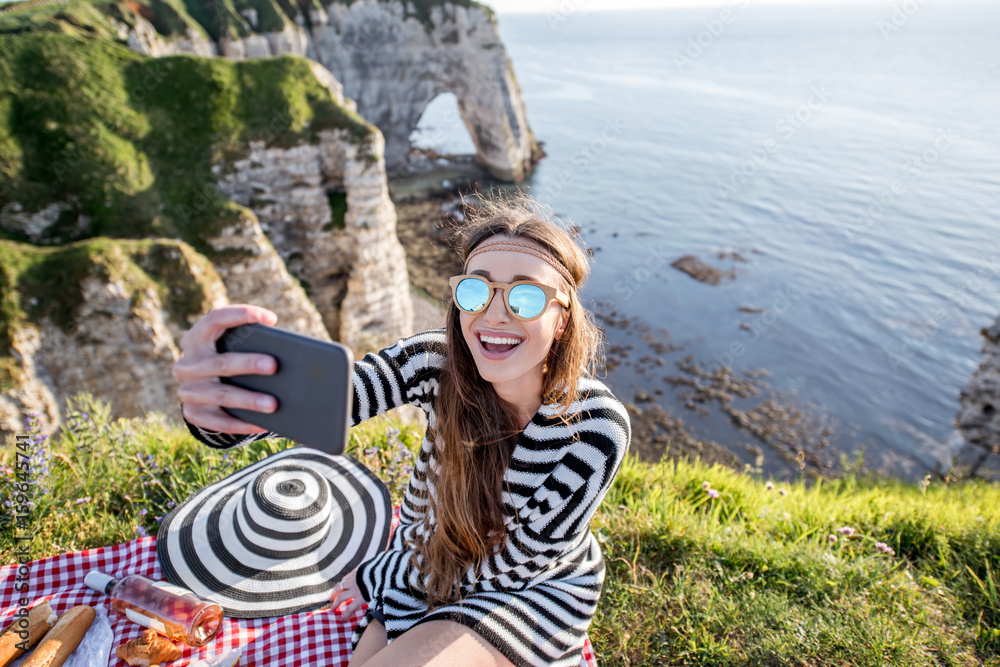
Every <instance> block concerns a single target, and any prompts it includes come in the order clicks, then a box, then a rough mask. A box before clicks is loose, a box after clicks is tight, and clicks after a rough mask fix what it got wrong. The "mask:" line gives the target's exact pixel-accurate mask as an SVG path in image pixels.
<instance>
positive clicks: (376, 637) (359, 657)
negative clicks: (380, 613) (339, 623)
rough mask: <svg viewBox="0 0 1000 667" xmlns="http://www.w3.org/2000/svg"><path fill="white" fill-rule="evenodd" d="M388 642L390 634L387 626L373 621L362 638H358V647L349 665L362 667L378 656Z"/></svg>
mask: <svg viewBox="0 0 1000 667" xmlns="http://www.w3.org/2000/svg"><path fill="white" fill-rule="evenodd" d="M388 643H389V640H388V634H387V633H386V630H385V626H383V625H382V624H381V623H379V622H378V621H372V622H371V623H369V624H368V626H367V627H366V628H365V629H364V631H363V632H362V633H361V639H359V640H358V648H357V649H356V650H355V651H354V654H353V655H352V656H351V662H350V663H349V664H348V667H361V666H362V665H364V664H365V663H367V662H368V661H369V660H371V659H372V658H373V657H374V656H376V655H377V654H378V653H379V651H381V650H383V649H384V648H385V647H386V645H387V644H388Z"/></svg>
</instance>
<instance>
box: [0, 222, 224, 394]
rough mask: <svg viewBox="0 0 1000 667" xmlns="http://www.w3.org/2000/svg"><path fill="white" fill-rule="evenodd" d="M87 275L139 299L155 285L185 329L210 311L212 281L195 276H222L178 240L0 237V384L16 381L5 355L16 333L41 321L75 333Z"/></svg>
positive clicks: (14, 366) (14, 365)
mask: <svg viewBox="0 0 1000 667" xmlns="http://www.w3.org/2000/svg"><path fill="white" fill-rule="evenodd" d="M88 276H92V277H95V278H97V279H99V280H100V281H101V282H102V283H107V282H116V283H118V284H120V285H122V286H123V287H124V288H125V289H126V290H128V293H129V295H130V296H131V297H132V298H133V299H137V300H138V299H141V298H143V297H142V295H143V294H144V293H145V292H146V290H148V289H150V288H152V289H153V290H155V291H156V293H157V294H158V296H159V298H160V303H161V304H163V306H164V308H165V309H166V310H167V313H168V314H169V316H170V317H171V319H172V320H173V321H174V322H176V323H177V324H178V325H179V326H180V327H182V328H184V329H186V328H188V327H189V326H190V321H189V319H188V318H189V317H190V316H197V315H200V314H202V313H205V312H207V311H208V310H209V308H210V304H211V294H210V293H209V285H208V284H207V283H206V281H205V279H201V278H199V277H198V276H206V277H207V280H213V278H214V282H218V280H219V278H218V276H217V275H216V274H215V269H214V268H213V267H212V265H211V264H210V263H209V262H208V260H206V259H205V258H204V257H203V256H201V255H200V254H198V253H197V252H195V251H194V250H193V249H192V248H191V247H190V246H189V245H187V244H186V243H183V242H181V241H173V240H169V239H155V240H153V239H149V240H124V239H109V238H104V237H100V238H94V239H88V240H86V241H78V242H76V243H70V244H67V245H63V246H57V247H38V246H32V245H28V244H24V243H16V242H13V241H0V311H2V316H0V389H2V390H6V389H8V388H10V386H11V385H12V384H13V383H14V382H15V381H16V380H17V374H18V370H17V369H18V365H17V363H16V362H15V361H14V359H13V357H11V356H10V354H11V351H10V346H11V343H12V341H13V335H14V332H15V331H16V330H17V329H18V328H20V327H22V326H23V325H24V324H25V323H27V322H32V323H34V324H37V325H41V324H42V323H43V322H44V321H46V320H47V321H50V322H52V323H53V324H54V325H55V326H57V327H59V328H60V329H62V330H63V331H64V332H67V333H69V332H72V331H73V329H74V323H75V322H76V321H77V316H76V314H77V312H78V310H79V307H80V305H81V304H82V303H83V294H82V290H83V280H84V278H86V277H88Z"/></svg>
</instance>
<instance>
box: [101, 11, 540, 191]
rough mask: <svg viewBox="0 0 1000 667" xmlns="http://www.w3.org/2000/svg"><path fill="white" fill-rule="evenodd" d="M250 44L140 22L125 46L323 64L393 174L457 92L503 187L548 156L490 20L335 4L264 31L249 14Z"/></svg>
mask: <svg viewBox="0 0 1000 667" xmlns="http://www.w3.org/2000/svg"><path fill="white" fill-rule="evenodd" d="M242 19H243V20H244V21H245V24H244V25H243V26H241V28H242V31H243V32H244V33H246V34H245V36H243V37H231V36H224V37H220V38H219V40H218V41H217V42H209V41H207V40H206V37H205V36H204V35H203V34H200V33H199V31H197V30H195V29H190V30H188V31H187V32H186V33H182V34H180V35H173V36H171V37H169V38H167V37H165V36H162V35H160V36H158V35H157V33H156V31H155V29H153V27H152V25H151V24H150V23H149V22H148V21H146V20H144V19H143V18H142V17H141V16H135V17H134V18H133V19H132V20H131V21H130V22H131V24H132V26H131V27H129V26H128V25H125V24H119V25H120V28H119V32H120V37H121V38H122V39H124V40H126V41H127V43H128V44H129V46H130V47H131V48H133V49H135V50H137V51H140V52H142V53H146V54H149V55H154V56H157V55H164V54H173V53H182V52H183V53H195V54H198V55H208V54H210V53H211V54H218V55H221V56H225V57H227V58H230V59H234V60H240V59H244V58H258V57H263V56H276V55H284V54H292V55H301V56H307V57H309V58H311V59H312V60H315V61H317V62H319V63H321V64H322V65H323V66H324V67H326V69H328V70H329V71H330V72H331V73H332V74H333V76H334V77H336V79H337V80H338V81H339V82H340V83H341V84H343V91H344V95H345V96H346V97H348V98H350V99H353V100H355V102H356V103H357V110H358V113H360V114H361V116H362V117H363V118H364V119H365V120H367V121H369V122H370V123H373V124H374V125H376V126H377V127H378V128H379V129H380V130H381V131H382V134H383V135H384V137H385V162H386V166H387V168H388V170H389V171H390V173H406V172H407V170H408V165H407V160H408V159H409V152H410V145H409V137H410V134H411V133H412V132H413V130H415V129H416V127H417V123H418V122H419V120H420V116H421V114H423V112H424V109H425V108H426V107H427V105H428V104H429V103H430V102H431V101H432V100H433V99H434V98H435V97H437V96H438V95H440V94H441V93H453V94H454V95H455V96H456V98H457V99H458V107H459V111H460V113H461V116H462V121H463V122H464V124H465V126H466V128H467V129H468V131H469V134H470V135H471V137H472V140H473V142H474V143H475V146H476V155H477V160H478V161H479V162H480V163H481V164H482V165H483V166H484V167H486V168H487V169H488V170H489V171H490V173H491V174H492V175H493V176H494V177H495V178H498V179H500V180H506V181H520V180H521V179H522V178H523V177H524V175H525V174H526V173H527V172H528V171H529V170H530V169H531V166H532V164H533V163H534V161H537V159H538V157H539V156H540V154H541V150H540V148H539V146H538V143H537V142H536V141H535V137H534V135H533V134H532V132H531V128H530V127H529V126H528V119H527V113H526V110H525V104H524V97H523V95H522V93H521V89H520V87H519V86H518V83H517V80H516V78H515V76H514V68H513V66H512V64H511V61H510V58H509V57H508V55H507V51H506V49H505V48H504V46H503V43H502V42H501V41H500V35H499V33H498V31H497V25H496V21H495V18H494V16H493V14H492V12H491V11H490V10H489V9H488V8H486V7H483V6H479V5H477V4H475V3H472V4H471V5H470V6H465V3H461V4H453V3H450V2H441V3H440V4H435V5H434V6H431V7H430V8H429V10H428V11H427V15H426V16H421V15H418V14H417V13H416V11H415V9H414V8H413V6H412V3H407V4H406V5H404V3H403V2H401V1H400V0H356V1H354V2H350V3H345V2H329V3H326V4H322V6H320V7H317V8H313V9H311V10H310V11H309V13H308V15H303V14H298V15H296V16H294V17H288V16H284V15H282V16H281V17H280V21H281V23H282V28H281V29H280V30H273V31H270V32H266V31H261V32H256V30H257V25H256V24H257V20H258V17H257V13H256V12H255V11H252V10H247V11H245V12H243V14H242Z"/></svg>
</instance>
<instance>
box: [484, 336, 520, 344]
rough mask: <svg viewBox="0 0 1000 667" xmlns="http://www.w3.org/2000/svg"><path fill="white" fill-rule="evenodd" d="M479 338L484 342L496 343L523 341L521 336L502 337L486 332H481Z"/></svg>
mask: <svg viewBox="0 0 1000 667" xmlns="http://www.w3.org/2000/svg"><path fill="white" fill-rule="evenodd" d="M479 340H481V341H483V342H484V343H493V344H494V345H517V344H518V343H520V342H521V339H520V338H501V337H499V336H486V335H484V334H479Z"/></svg>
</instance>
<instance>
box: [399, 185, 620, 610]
mask: <svg viewBox="0 0 1000 667" xmlns="http://www.w3.org/2000/svg"><path fill="white" fill-rule="evenodd" d="M457 232H458V235H459V240H460V247H461V254H462V262H463V266H464V264H465V261H466V258H467V257H468V256H469V254H470V253H471V252H472V251H473V250H474V249H475V248H476V247H477V246H478V245H479V244H480V243H482V242H483V241H485V240H486V239H488V238H490V237H493V236H497V235H504V236H510V237H520V238H522V239H527V240H530V241H533V242H534V243H537V244H538V245H540V246H541V247H543V248H545V249H546V250H548V251H549V252H550V253H551V254H552V255H553V256H554V257H555V258H556V259H557V260H558V261H559V262H560V263H561V264H562V265H563V266H564V267H565V268H566V269H567V270H568V271H569V273H570V275H571V276H572V277H573V279H574V281H575V283H576V284H575V285H568V286H567V288H569V293H570V306H569V320H568V322H567V325H566V328H565V330H564V332H563V335H562V336H561V337H560V338H559V340H556V341H554V342H553V344H552V347H551V348H550V350H549V353H548V356H547V358H546V363H545V368H546V371H545V375H544V377H543V381H542V396H541V399H542V401H543V403H546V404H552V403H554V404H558V405H559V406H560V410H559V411H558V414H560V415H565V414H566V411H567V410H568V409H569V407H570V405H571V404H572V402H573V400H574V399H575V394H576V387H577V382H578V381H579V380H580V378H581V376H583V375H584V374H587V373H590V374H593V372H594V369H595V368H596V367H598V365H599V364H600V355H601V354H602V345H601V332H600V329H598V328H597V326H596V325H595V324H594V322H593V319H592V316H591V314H590V312H589V311H587V309H586V308H584V307H583V305H582V304H581V303H580V300H579V297H578V295H577V288H578V287H579V286H581V285H582V284H583V282H584V281H585V280H586V279H587V276H588V275H589V273H590V266H589V263H588V259H587V255H586V254H585V253H584V252H583V250H581V248H580V246H579V245H577V243H576V242H575V241H574V237H573V235H571V234H570V233H569V232H567V231H566V230H565V229H564V228H563V227H562V226H560V223H559V222H558V221H557V220H555V219H554V218H553V217H552V216H551V215H550V214H549V213H548V211H547V209H545V208H543V207H542V206H541V205H540V204H538V203H537V202H535V201H533V200H531V199H528V198H527V197H524V196H523V195H522V196H518V197H517V198H510V197H509V196H508V197H503V196H500V197H498V198H495V199H492V200H486V199H484V198H480V201H479V202H477V204H476V206H475V208H474V209H472V211H471V212H470V213H469V214H468V218H467V221H466V224H464V225H463V226H462V227H461V228H460V229H458V230H457ZM459 316H460V311H459V310H458V308H457V307H456V306H455V304H454V303H451V305H450V306H449V308H448V314H447V341H448V352H447V360H446V362H445V365H444V368H443V369H442V373H441V377H440V380H439V381H438V393H437V401H436V402H437V405H436V407H435V413H436V415H437V421H436V423H435V424H434V428H433V432H432V433H429V434H428V436H429V437H431V438H432V440H433V441H434V443H435V448H434V452H435V456H434V459H435V461H436V465H429V466H428V473H427V474H428V478H429V481H430V482H431V484H432V485H433V488H434V489H435V493H434V494H433V496H432V497H430V498H428V499H427V500H428V505H429V507H428V509H429V513H430V514H432V515H433V517H434V522H435V525H434V526H427V528H428V530H427V531H426V532H427V537H426V539H425V540H424V541H423V542H422V543H415V544H413V545H412V546H413V548H415V549H416V550H417V551H418V552H419V553H420V555H421V556H422V558H420V559H417V560H416V562H417V567H418V569H419V570H420V572H421V574H423V575H424V577H423V578H424V580H425V582H426V589H427V590H426V593H427V603H428V605H429V606H430V607H431V608H433V607H436V606H440V605H443V604H447V603H450V602H455V601H457V600H458V598H459V597H460V589H459V580H460V578H461V576H462V573H463V572H464V571H465V570H466V569H467V568H468V567H469V566H470V565H473V566H475V568H476V569H477V570H478V568H479V567H480V566H481V565H482V563H483V562H484V561H486V560H487V559H488V558H489V556H490V555H491V554H492V553H493V552H494V549H496V548H497V547H499V546H501V545H503V543H504V540H505V539H506V526H505V524H504V514H505V510H504V504H503V498H502V492H503V481H504V473H505V472H506V470H507V466H508V465H509V463H510V458H511V454H512V452H513V450H514V447H515V445H516V444H517V438H518V435H519V433H520V431H521V426H522V425H521V424H519V423H518V422H517V414H516V411H515V409H514V406H512V405H511V404H510V403H508V402H507V401H505V400H503V399H501V398H500V397H499V396H498V395H497V393H496V390H495V389H494V388H493V385H492V384H491V383H490V382H488V381H486V380H484V379H483V378H482V376H481V375H480V374H479V371H478V369H477V368H476V362H475V359H474V358H473V356H472V352H471V351H470V350H469V348H468V345H467V344H466V342H465V338H464V337H463V335H462V327H461V323H460V320H459Z"/></svg>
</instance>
